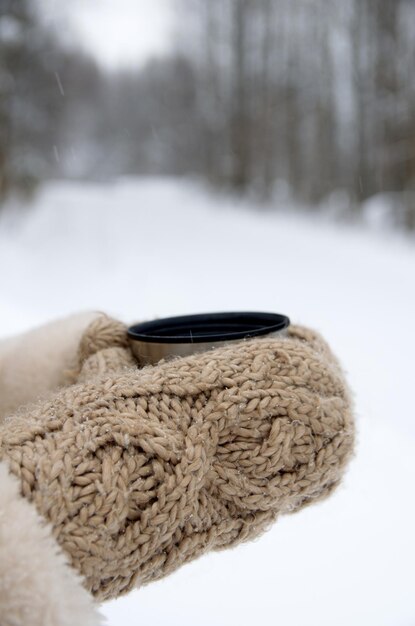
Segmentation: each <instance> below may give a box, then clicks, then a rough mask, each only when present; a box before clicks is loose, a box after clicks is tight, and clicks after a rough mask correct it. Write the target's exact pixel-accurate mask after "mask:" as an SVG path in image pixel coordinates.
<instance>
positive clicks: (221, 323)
mask: <svg viewBox="0 0 415 626" xmlns="http://www.w3.org/2000/svg"><path fill="white" fill-rule="evenodd" d="M289 324H290V320H289V318H288V317H287V316H286V315H282V314H281V313H264V312H257V311H255V312H253V311H236V312H235V311H232V312H220V313H198V314H194V315H180V316H174V317H165V318H160V319H156V320H152V321H149V322H142V323H138V324H134V325H132V326H130V328H129V329H128V331H127V333H128V336H129V338H130V339H131V340H133V341H143V342H146V343H159V344H175V343H176V344H177V343H181V344H183V343H187V344H192V343H206V342H218V341H232V340H237V339H245V338H249V337H259V336H263V335H268V334H270V333H275V332H277V331H280V330H283V329H284V328H287V326H289ZM209 326H210V331H207V328H209Z"/></svg>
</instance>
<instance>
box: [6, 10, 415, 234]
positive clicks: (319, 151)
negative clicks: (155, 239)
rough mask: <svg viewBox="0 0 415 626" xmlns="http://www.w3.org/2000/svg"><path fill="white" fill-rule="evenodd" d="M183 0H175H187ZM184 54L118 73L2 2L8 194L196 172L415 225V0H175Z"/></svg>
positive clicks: (220, 182) (232, 187)
mask: <svg viewBox="0 0 415 626" xmlns="http://www.w3.org/2000/svg"><path fill="white" fill-rule="evenodd" d="M172 1H173V0H172ZM174 1H175V3H176V16H177V19H176V22H177V23H176V27H175V37H174V41H173V44H172V49H171V54H169V55H168V56H165V57H163V58H161V57H159V58H154V59H152V60H150V61H149V62H148V63H147V64H146V65H145V66H144V67H137V69H128V70H127V69H123V70H119V71H109V70H104V69H103V68H102V67H101V66H99V64H98V63H97V61H95V60H94V59H92V58H90V57H89V56H88V55H86V54H85V53H83V52H79V51H76V50H74V49H69V48H68V47H67V46H65V47H64V46H62V45H61V44H60V42H59V35H58V33H56V32H52V31H50V30H49V29H48V28H46V26H45V22H44V20H43V19H42V15H41V13H40V12H39V9H38V7H37V6H36V2H35V0H18V2H17V1H16V0H0V198H2V199H4V198H6V197H7V196H8V195H9V194H10V193H11V192H13V191H21V192H24V193H30V192H31V191H32V190H33V189H34V188H35V186H36V184H37V183H38V182H39V181H43V180H48V179H54V178H75V179H76V178H81V179H94V180H100V179H108V178H109V177H117V176H120V175H180V176H193V177H197V178H199V179H201V180H204V181H206V182H209V183H210V184H212V185H213V186H214V187H216V188H220V189H225V190H228V191H233V192H235V193H238V194H243V195H244V194H255V196H257V197H259V198H261V199H263V200H264V206H267V207H269V208H272V206H273V202H272V200H273V198H274V196H275V194H276V193H277V192H278V189H281V187H283V188H285V189H288V190H289V193H290V195H291V196H292V197H293V198H295V199H298V200H299V201H300V202H301V203H303V204H307V206H309V207H310V210H313V207H316V206H318V205H319V204H320V203H321V202H322V201H324V200H325V199H327V198H329V197H331V196H333V194H341V196H342V198H343V199H344V198H346V199H347V201H346V202H344V204H345V209H344V210H345V211H346V212H348V213H349V214H350V215H351V216H358V215H359V212H360V211H361V210H362V209H361V207H362V206H363V205H364V202H365V201H366V200H367V199H368V198H371V197H373V196H376V194H387V195H388V197H389V198H392V199H393V203H394V221H395V224H396V226H398V227H400V228H405V229H407V230H415V80H414V73H415V2H414V1H413V0H393V1H392V0H346V1H345V0H297V1H296V2H293V1H292V0H209V2H206V0H174Z"/></svg>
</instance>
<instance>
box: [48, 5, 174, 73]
mask: <svg viewBox="0 0 415 626" xmlns="http://www.w3.org/2000/svg"><path fill="white" fill-rule="evenodd" d="M41 3H42V4H43V13H44V15H45V17H46V18H47V19H48V18H49V20H50V21H56V25H57V26H58V28H59V29H62V28H65V26H69V31H70V32H71V39H72V40H73V39H74V37H75V38H76V39H78V40H79V43H80V44H81V45H82V47H83V48H85V49H86V50H88V51H89V52H92V53H93V54H94V56H96V57H97V58H98V59H99V60H100V61H101V62H102V63H103V64H104V65H106V66H107V67H111V68H113V67H118V66H120V65H137V64H141V63H143V62H144V61H145V60H146V59H147V58H148V57H149V56H151V55H152V54H162V53H164V52H166V51H167V50H168V48H169V45H170V38H171V30H172V10H173V5H174V0H71V1H70V2H68V3H62V0H41ZM62 34H63V35H64V36H65V38H67V34H66V35H65V33H62Z"/></svg>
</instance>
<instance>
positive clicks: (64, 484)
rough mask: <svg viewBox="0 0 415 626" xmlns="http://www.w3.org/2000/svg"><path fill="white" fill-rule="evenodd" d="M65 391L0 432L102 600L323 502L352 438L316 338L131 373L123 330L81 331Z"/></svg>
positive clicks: (294, 332)
mask: <svg viewBox="0 0 415 626" xmlns="http://www.w3.org/2000/svg"><path fill="white" fill-rule="evenodd" d="M79 361H80V367H79V371H78V372H76V373H75V374H74V377H75V382H74V384H69V385H68V386H67V387H65V388H63V389H61V390H60V391H59V392H58V393H57V394H55V395H53V397H50V398H48V399H46V400H44V401H42V402H39V403H38V404H37V405H35V406H34V405H33V406H31V407H26V408H25V409H23V410H21V411H20V412H19V413H18V414H16V415H13V416H11V417H8V418H7V419H6V420H5V422H4V424H3V425H2V426H1V427H0V456H1V457H2V458H3V459H5V460H6V461H7V462H8V464H9V467H10V470H11V472H12V473H14V474H15V475H16V476H17V477H18V478H19V479H20V483H21V491H22V494H23V495H24V496H25V497H26V498H28V499H29V500H30V501H32V502H33V503H34V505H35V506H36V508H37V510H38V512H39V513H40V514H41V515H42V516H44V517H45V518H46V519H47V520H48V521H49V522H50V523H51V525H52V528H53V533H54V536H55V538H56V540H57V541H58V542H59V544H60V545H61V547H62V548H63V549H64V550H65V551H66V552H67V554H68V555H69V558H70V560H71V563H72V565H73V566H74V567H75V568H77V569H78V570H79V571H80V572H81V574H82V575H83V577H84V581H85V586H86V587H87V589H89V590H90V591H91V592H92V593H93V594H94V595H95V596H97V597H98V598H100V599H106V598H112V597H116V596H118V595H120V594H122V593H124V592H126V591H128V590H129V589H131V588H132V587H133V586H135V585H136V584H145V583H148V582H150V581H153V580H157V579H159V578H162V577H163V576H166V575H167V574H169V573H170V572H173V571H174V570H176V569H177V568H178V567H179V566H181V565H182V564H183V563H186V562H188V561H190V560H192V559H194V558H196V557H198V556H199V555H201V554H202V553H204V552H206V551H208V550H219V549H223V548H227V547H229V546H233V545H235V544H237V543H239V542H241V541H245V540H248V539H252V538H254V537H257V536H258V535H259V534H260V533H262V532H263V531H264V530H265V528H266V527H267V526H269V525H270V524H271V523H272V522H273V521H274V520H275V519H276V518H277V516H278V515H279V514H281V513H288V512H293V511H296V510H298V509H300V508H302V507H304V506H305V505H307V504H309V503H310V502H315V501H317V500H320V499H322V498H324V497H325V496H327V495H328V494H329V493H330V492H331V491H332V489H333V488H334V487H335V486H336V485H337V484H338V483H339V481H340V478H341V476H342V473H343V470H344V468H345V465H346V463H347V461H348V459H349V457H350V455H351V452H352V447H353V438H354V427H353V419H352V414H351V402H350V395H349V392H348V390H347V386H346V384H345V381H344V378H343V375H342V372H341V369H340V367H339V365H338V363H337V361H336V359H335V357H334V356H333V355H332V353H331V351H330V349H329V347H328V346H327V344H326V343H325V342H324V340H323V339H322V338H321V337H320V336H319V335H318V334H317V333H315V332H313V331H310V330H307V329H305V328H301V327H298V326H291V327H290V328H289V329H288V333H287V335H286V336H284V337H283V336H281V337H280V338H260V339H251V340H248V341H244V342H240V343H237V344H235V345H231V346H226V347H222V348H219V349H215V350H212V351H209V352H205V353H202V354H198V355H193V356H190V357H186V358H178V359H175V360H172V361H167V362H160V363H159V364H157V365H155V366H146V367H144V368H142V369H139V368H138V367H137V363H136V361H135V360H134V358H133V356H132V354H131V352H130V350H129V348H128V344H127V339H126V332H125V327H124V326H123V325H122V324H120V323H118V322H116V321H114V320H111V319H110V318H107V317H105V316H103V317H100V318H99V319H97V320H96V321H94V322H93V323H92V324H91V326H90V327H89V328H88V330H87V331H86V333H85V335H84V337H83V339H82V342H81V345H80V349H79Z"/></svg>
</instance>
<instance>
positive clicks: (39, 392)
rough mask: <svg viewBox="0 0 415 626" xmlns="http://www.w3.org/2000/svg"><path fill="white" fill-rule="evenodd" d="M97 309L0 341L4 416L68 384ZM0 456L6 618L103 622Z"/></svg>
mask: <svg viewBox="0 0 415 626" xmlns="http://www.w3.org/2000/svg"><path fill="white" fill-rule="evenodd" d="M98 315H99V314H98V313H81V314H76V315H73V316H71V317H69V318H66V319H62V320H58V321H55V322H52V323H51V324H47V325H45V326H43V327H41V328H38V329H35V330H33V331H30V332H28V333H25V334H24V335H20V336H17V337H13V338H10V339H5V340H2V341H0V422H1V421H2V419H5V418H6V417H7V415H8V414H9V413H11V412H13V411H15V410H16V409H17V408H18V407H19V406H21V405H24V404H27V403H29V402H32V401H34V400H37V399H38V398H39V397H41V396H43V395H45V394H47V392H49V391H51V390H54V389H57V388H59V387H60V386H61V385H63V384H65V382H66V377H67V372H68V370H70V368H71V367H73V365H74V363H75V357H76V351H77V348H78V344H79V340H80V337H81V335H82V333H83V332H84V330H85V328H86V327H87V326H88V325H89V324H90V322H91V321H92V320H93V319H95V318H96V317H97V316H98ZM19 492H20V485H19V483H18V481H17V479H16V478H15V477H14V476H12V475H11V474H10V473H9V470H8V467H7V465H6V463H4V462H0V624H1V626H74V625H75V624H76V626H98V625H99V624H103V620H102V619H101V617H100V615H99V613H98V611H97V609H96V606H95V603H94V601H93V599H92V598H91V596H90V594H89V593H88V592H87V591H86V590H85V589H84V587H83V585H82V581H81V577H80V576H79V574H78V573H77V572H76V571H75V570H74V569H73V568H72V567H71V566H70V565H69V564H68V559H67V556H66V555H65V554H64V552H63V551H62V549H61V548H60V546H59V545H58V543H57V542H56V540H55V539H54V537H53V534H52V529H51V527H50V525H49V524H47V523H46V521H45V520H44V519H43V518H42V517H41V516H40V515H39V514H38V513H37V511H36V509H35V507H33V505H32V504H30V503H29V502H28V501H27V500H26V499H25V498H22V497H21V495H20V493H19Z"/></svg>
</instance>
